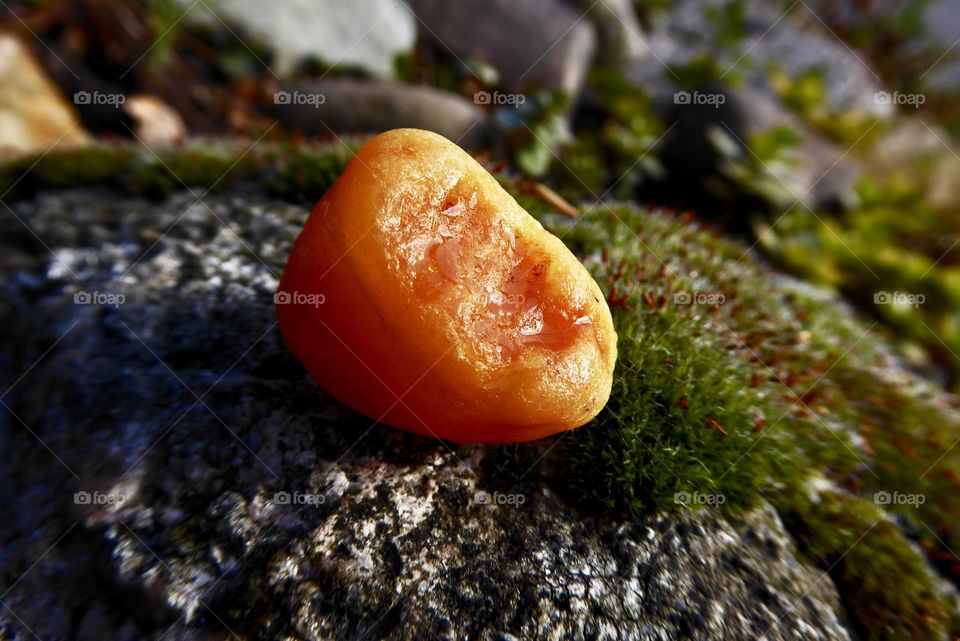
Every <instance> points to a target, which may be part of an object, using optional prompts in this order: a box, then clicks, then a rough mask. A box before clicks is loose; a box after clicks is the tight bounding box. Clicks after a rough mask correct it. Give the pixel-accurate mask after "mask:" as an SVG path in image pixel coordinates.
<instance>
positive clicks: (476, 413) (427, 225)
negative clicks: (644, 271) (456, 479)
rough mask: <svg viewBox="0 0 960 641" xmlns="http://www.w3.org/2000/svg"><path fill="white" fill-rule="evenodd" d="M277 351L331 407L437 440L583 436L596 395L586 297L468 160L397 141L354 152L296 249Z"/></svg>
mask: <svg viewBox="0 0 960 641" xmlns="http://www.w3.org/2000/svg"><path fill="white" fill-rule="evenodd" d="M277 303H278V304H277V306H276V309H277V317H278V319H279V321H280V327H281V330H282V332H283V336H284V339H285V340H286V342H287V344H288V345H289V346H290V349H291V350H293V352H294V354H296V356H297V357H298V358H299V359H300V361H301V362H302V363H303V364H304V365H305V366H306V368H307V369H308V370H309V372H310V373H311V374H312V375H313V376H314V378H316V380H317V381H318V382H319V383H320V384H321V385H322V386H323V387H324V388H325V389H326V390H327V391H328V392H329V393H330V394H332V395H333V396H334V397H336V398H337V399H339V400H341V401H342V402H344V403H346V404H347V405H350V406H351V407H353V408H355V409H356V410H358V411H360V412H362V413H363V414H365V415H367V416H369V417H370V418H372V419H374V420H377V421H380V422H383V423H386V424H389V425H392V426H394V427H398V428H402V429H406V430H410V431H413V432H418V433H421V434H425V435H433V436H438V437H441V438H444V439H449V440H452V441H456V442H460V443H466V442H487V443H506V442H516V441H526V440H532V439H536V438H540V437H543V436H546V435H548V434H552V433H555V432H559V431H562V430H566V429H570V428H574V427H577V426H579V425H583V424H584V423H586V422H587V421H589V420H590V419H591V418H593V417H594V416H596V414H597V413H598V412H599V411H600V409H601V408H602V407H603V406H604V404H605V403H606V401H607V399H608V397H609V395H610V385H611V381H612V375H613V367H614V362H615V360H616V334H615V332H614V329H613V322H612V320H611V318H610V311H609V309H608V308H607V305H606V301H605V299H604V297H603V295H602V293H601V291H600V288H599V287H598V286H597V284H596V283H595V282H594V281H593V279H592V278H591V277H590V275H589V274H588V273H587V271H586V269H584V267H583V265H581V264H580V262H579V261H578V260H577V259H576V257H575V256H574V255H573V254H571V253H570V251H569V250H568V249H567V248H566V247H565V246H564V245H563V243H561V242H560V241H559V240H558V239H557V238H555V237H554V236H552V235H551V234H549V233H548V232H546V231H545V230H544V229H543V228H542V227H541V226H540V224H539V223H538V222H537V221H536V220H534V219H533V218H532V217H531V216H530V215H529V214H527V213H526V212H525V211H524V210H523V208H522V207H520V205H518V204H517V202H516V201H515V200H514V199H513V198H512V197H511V196H510V195H509V194H507V192H505V191H504V190H503V188H502V187H501V186H500V185H499V184H498V183H497V181H496V180H495V179H494V178H493V177H492V176H491V175H490V174H489V173H488V172H487V171H486V170H485V169H484V168H483V167H482V166H481V165H480V164H478V163H477V162H476V161H475V160H474V159H473V158H472V157H470V156H469V155H468V154H467V153H465V152H464V151H463V150H461V149H460V148H459V147H457V146H456V145H455V144H453V143H452V142H450V141H448V140H446V139H445V138H443V137H441V136H438V135H436V134H432V133H429V132H426V131H420V130H415V129H398V130H394V131H389V132H386V133H384V134H381V135H379V136H377V137H375V138H373V139H372V140H371V141H370V142H368V143H367V144H366V145H365V146H364V147H363V148H362V149H360V151H359V152H358V153H357V155H356V156H355V157H354V159H353V160H352V161H351V163H350V165H349V166H348V167H347V169H346V171H345V172H344V173H343V175H342V176H341V177H340V179H339V180H338V181H337V183H336V184H335V185H334V186H333V187H332V188H331V189H330V190H329V191H328V192H327V193H326V195H324V197H323V199H322V200H321V201H320V202H319V203H318V204H317V207H316V209H315V210H314V211H313V213H312V214H311V215H310V217H309V219H308V220H307V223H306V225H305V227H304V229H303V231H302V233H301V234H300V236H299V238H298V239H297V241H296V243H295V245H294V248H293V251H292V252H291V255H290V258H289V260H288V262H287V267H286V270H285V271H284V274H283V278H282V280H281V283H280V288H279V290H278V294H277Z"/></svg>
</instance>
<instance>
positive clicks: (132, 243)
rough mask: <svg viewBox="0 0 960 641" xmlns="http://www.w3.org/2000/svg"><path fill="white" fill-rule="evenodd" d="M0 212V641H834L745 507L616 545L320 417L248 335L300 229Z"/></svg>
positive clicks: (791, 557)
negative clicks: (4, 635) (0, 455)
mask: <svg viewBox="0 0 960 641" xmlns="http://www.w3.org/2000/svg"><path fill="white" fill-rule="evenodd" d="M11 206H12V207H13V209H14V210H15V211H16V213H17V215H18V216H19V217H20V218H21V219H22V220H23V221H24V222H25V223H26V224H27V225H29V227H30V229H31V230H32V232H33V233H30V232H27V231H26V230H25V228H24V227H23V226H22V225H21V224H20V223H19V222H17V220H16V219H15V218H14V217H13V216H10V215H4V216H0V239H2V240H0V245H2V247H0V264H2V273H3V275H4V276H3V278H2V280H0V323H2V324H3V327H4V330H5V331H4V332H3V333H2V334H0V354H2V355H3V362H4V367H3V368H0V386H2V388H3V389H8V388H9V391H8V392H7V393H5V395H4V398H3V402H4V403H5V404H6V405H7V406H8V407H9V408H10V411H4V412H3V413H0V444H2V446H3V452H4V453H5V454H6V460H5V464H4V465H3V466H2V468H0V522H2V523H3V524H4V526H3V538H2V547H0V555H2V556H0V559H2V566H3V568H4V572H3V574H2V583H0V593H2V594H4V595H5V596H4V604H5V605H6V606H7V608H2V609H0V629H3V626H5V625H6V626H10V627H9V629H11V630H14V631H15V632H16V634H17V638H32V636H31V635H32V634H35V635H36V636H37V637H38V638H40V639H43V640H47V639H54V638H56V639H72V638H79V636H86V637H89V636H91V635H93V636H96V635H100V638H124V639H126V638H139V639H148V640H158V639H161V638H165V639H222V638H227V637H230V636H231V635H232V634H237V635H239V636H240V637H241V638H272V639H281V638H282V639H292V640H313V639H359V638H381V639H422V638H428V637H430V635H431V634H433V635H434V636H436V637H438V638H477V639H498V638H499V639H511V638H518V639H561V638H570V639H624V638H630V639H669V638H677V637H681V636H686V637H692V638H698V639H718V640H719V639H723V640H736V639H755V638H761V637H763V636H764V635H766V638H768V639H837V640H840V639H847V638H848V635H847V633H846V631H845V629H844V628H843V627H842V625H841V623H840V622H839V620H838V616H837V611H838V608H839V606H838V599H837V594H836V592H835V590H834V588H833V585H832V583H831V582H830V580H829V578H827V577H826V576H825V575H824V574H822V573H821V572H819V571H816V570H814V569H812V568H809V567H806V566H804V565H803V564H801V563H800V562H798V560H797V558H796V556H795V553H794V549H793V546H792V544H791V541H790V539H789V537H788V536H787V534H786V533H785V532H784V529H783V527H782V525H781V523H780V522H779V520H778V518H777V516H776V514H775V512H774V511H773V510H772V509H771V508H760V509H757V510H754V511H752V512H750V513H747V514H745V515H743V516H739V517H731V516H725V515H724V514H722V513H718V512H713V511H709V510H702V511H691V512H688V513H682V514H679V515H674V516H667V515H663V516H650V517H648V518H644V519H640V520H635V521H632V522H619V521H616V520H611V519H595V518H590V517H587V516H584V515H582V514H580V513H578V512H577V510H575V509H574V508H573V507H571V506H570V505H569V504H567V503H566V502H565V501H564V500H562V499H561V498H560V497H559V496H558V495H557V494H555V493H554V492H553V491H552V490H551V489H550V487H549V486H548V485H546V484H544V482H543V481H539V480H535V479H531V480H530V481H529V482H528V483H527V484H525V485H522V486H519V487H516V488H513V489H514V491H517V492H522V493H523V495H524V496H525V498H526V501H525V502H524V503H523V505H520V506H518V505H503V504H497V503H493V504H480V503H479V502H478V501H477V500H476V498H475V497H476V493H477V492H480V491H484V492H492V491H496V488H498V485H496V481H497V479H496V478H493V477H492V476H491V473H490V472H489V471H488V468H487V467H486V466H484V464H483V463H484V457H485V456H486V454H487V452H486V450H485V449H484V448H482V447H467V448H458V449H456V450H451V449H450V448H449V447H448V446H447V445H445V444H442V443H440V442H437V441H434V440H432V439H426V438H422V437H418V436H415V435H412V434H407V433H404V432H400V431H397V430H392V429H390V428H387V427H384V426H379V425H371V423H372V422H371V421H370V420H368V419H365V418H363V417H361V416H359V415H357V414H355V413H354V412H352V411H350V410H348V409H346V408H344V407H343V406H341V405H338V404H337V403H335V402H334V401H332V400H331V399H330V398H329V397H327V396H326V395H325V394H324V393H323V392H322V391H321V390H320V389H318V387H317V386H316V385H315V384H314V383H312V382H311V380H310V378H309V377H308V376H307V375H306V373H305V372H304V371H303V369H302V367H301V366H300V365H299V364H298V363H297V361H296V360H295V359H294V357H293V356H292V355H291V354H290V353H289V351H288V350H287V349H286V348H285V347H284V346H283V344H282V340H281V338H280V335H279V332H278V331H277V328H276V326H275V324H274V311H273V293H274V289H275V287H276V285H277V275H278V273H279V272H280V270H281V269H282V267H283V264H284V259H285V257H286V255H287V252H288V251H289V249H290V246H291V243H292V241H293V239H294V237H295V235H296V234H297V232H298V231H299V229H300V227H301V225H302V224H303V222H304V220H305V218H306V216H307V213H308V212H307V210H306V209H304V208H302V207H298V206H293V205H290V204H286V203H282V202H277V201H273V200H269V199H267V198H265V197H261V196H257V195H256V194H251V193H247V194H245V195H243V196H240V195H239V194H229V193H228V194H224V195H218V196H215V197H208V198H206V199H204V202H203V204H197V203H196V201H195V198H194V197H193V196H192V195H190V194H188V193H179V194H175V195H174V196H172V197H171V198H169V199H167V200H165V201H163V202H161V203H154V202H149V201H146V200H143V199H140V198H134V197H119V196H117V195H116V194H114V193H110V192H108V191H99V190H69V191H63V192H57V193H46V194H43V195H40V196H38V197H36V198H34V199H32V200H27V201H20V202H16V203H11ZM33 234H36V236H34V235H33ZM37 238H40V239H42V243H41V242H40V241H38V240H37ZM48 248H49V251H48ZM84 293H86V296H84V295H83V294H84ZM78 294H80V295H79V296H78ZM120 295H122V296H123V299H120V298H119V296H120ZM109 296H113V298H112V299H109V298H108V297H109ZM108 300H112V301H113V304H109V303H107V301H108ZM198 398H199V400H198ZM305 453H310V456H304V454H305ZM77 492H90V493H91V498H90V499H88V500H80V501H77V500H75V493H77ZM94 492H96V493H97V494H95V495H94V494H93V493H94ZM281 493H287V494H286V496H284V495H282V494H281ZM81 496H83V495H81ZM298 496H299V497H301V498H302V497H305V496H313V497H322V499H318V500H316V501H313V502H307V501H304V500H299V499H297V498H296V497H298ZM290 497H293V498H290ZM28 628H29V631H28ZM364 635H366V636H364Z"/></svg>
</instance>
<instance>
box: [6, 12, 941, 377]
mask: <svg viewBox="0 0 960 641" xmlns="http://www.w3.org/2000/svg"><path fill="white" fill-rule="evenodd" d="M0 5H2V8H0V158H7V159H9V158H12V157H16V156H22V155H23V154H34V156H33V157H34V158H36V157H37V156H38V155H42V154H45V153H47V152H48V151H49V150H51V149H53V148H56V147H67V146H74V147H76V146H87V145H98V144H103V143H107V144H114V143H123V144H129V145H140V146H144V147H146V148H147V149H150V150H153V149H160V148H169V147H175V146H181V145H186V144H198V143H199V144H203V141H205V140H210V139H214V138H222V137H228V138H236V139H238V140H244V141H249V143H258V142H260V141H264V140H267V141H269V140H274V141H276V140H280V141H289V142H292V143H294V144H299V143H310V142H314V141H335V140H343V141H346V143H347V144H355V141H356V140H359V139H360V138H359V136H360V135H362V134H365V133H369V132H376V131H382V130H386V129H391V128H395V127H421V128H427V129H432V130H435V131H437V132H439V133H442V134H443V135H445V136H447V137H449V138H451V139H452V140H455V141H457V142H458V143H459V144H460V145H462V146H464V147H465V148H467V149H469V150H471V151H473V152H475V153H476V154H477V155H478V157H479V158H481V159H482V160H484V161H486V162H488V163H490V164H492V165H494V166H497V167H499V168H500V169H505V168H509V171H511V172H515V173H516V174H517V175H518V176H520V177H521V179H522V180H523V181H526V182H524V183H523V184H524V185H526V186H527V188H529V189H530V190H531V191H532V192H534V193H536V194H537V195H538V196H540V197H543V198H547V199H549V200H550V201H551V202H552V203H553V204H554V205H555V206H557V207H560V208H563V207H566V206H570V203H575V204H582V203H584V202H586V203H590V202H594V201H598V200H600V199H606V200H631V201H637V202H641V203H653V204H656V205H659V206H663V207H667V208H673V209H675V210H677V211H678V212H689V213H690V214H691V215H694V216H696V217H698V218H700V219H702V220H703V221H705V222H706V223H707V224H708V225H710V226H714V227H716V228H718V229H720V230H721V231H724V232H727V233H729V234H733V235H736V236H740V237H743V238H745V239H746V242H747V244H748V245H751V246H753V247H754V248H756V249H757V250H759V251H762V252H763V253H764V254H765V255H766V256H767V258H768V259H769V260H770V261H771V262H773V263H775V264H776V265H778V266H779V267H781V268H783V269H785V270H787V271H789V272H792V273H794V274H796V275H799V276H800V277H802V278H804V279H807V280H811V281H814V282H816V283H819V284H824V285H827V286H830V287H833V288H836V289H837V290H838V291H840V292H841V293H842V294H844V295H845V296H846V297H847V298H849V299H850V300H851V301H853V302H854V303H855V304H856V305H857V306H859V307H860V308H861V309H863V310H864V311H865V312H866V313H868V314H869V315H871V316H873V317H875V318H876V319H878V320H879V321H881V322H882V326H885V327H887V328H888V330H889V332H890V333H891V334H892V335H894V336H895V337H896V338H897V340H898V341H899V345H900V347H901V349H902V352H903V354H904V356H905V357H906V359H907V360H908V362H909V363H910V364H911V365H912V366H913V367H915V368H917V369H918V370H921V371H923V372H924V373H925V374H928V375H930V376H933V377H935V378H937V379H939V380H941V381H943V382H944V383H945V384H947V385H948V386H949V387H952V388H953V389H954V390H957V389H960V355H958V354H960V313H958V312H960V246H958V245H960V210H958V198H960V195H958V190H957V188H956V186H957V185H958V184H960V156H958V155H957V148H958V145H957V135H958V134H960V109H958V108H957V106H958V98H960V89H958V87H960V83H958V81H960V39H958V37H960V1H958V0H901V1H894V0H889V1H888V0H829V1H827V0H795V1H792V2H791V1H781V0H754V1H752V2H746V1H743V0H727V1H716V2H715V1H710V2H703V1H699V0H697V1H692V0H679V1H676V2H670V1H668V0H520V1H516V0H458V1H457V2H449V1H446V0H406V1H401V0H278V1H277V2H270V3H265V2H257V1H255V0H152V1H140V2H137V1H133V0H78V1H75V2H66V1H43V0H36V1H29V2H28V1H22V0H5V1H3V2H0ZM318 196H319V195H318V194H304V200H310V201H315V200H316V198H317V197H318Z"/></svg>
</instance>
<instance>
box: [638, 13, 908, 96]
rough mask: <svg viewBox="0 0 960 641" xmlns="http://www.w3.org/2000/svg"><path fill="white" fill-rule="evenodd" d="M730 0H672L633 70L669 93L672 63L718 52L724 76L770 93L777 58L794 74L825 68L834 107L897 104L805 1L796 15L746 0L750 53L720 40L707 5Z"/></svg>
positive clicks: (643, 81) (641, 81)
mask: <svg viewBox="0 0 960 641" xmlns="http://www.w3.org/2000/svg"><path fill="white" fill-rule="evenodd" d="M728 1H729V0H710V1H709V2H701V1H700V0H678V1H677V2H675V3H673V4H672V5H671V7H670V8H669V9H668V10H667V11H666V12H665V13H664V14H663V15H661V16H660V17H659V19H657V20H656V21H655V22H654V25H653V28H652V30H651V31H650V33H649V34H648V36H647V43H648V44H649V46H650V50H651V55H650V56H648V57H646V58H644V59H643V60H642V61H641V62H639V63H637V64H634V65H632V66H631V68H630V69H629V71H628V74H627V75H628V78H630V79H631V80H632V81H634V82H636V83H638V84H640V85H642V86H649V87H652V88H653V89H654V91H655V93H658V94H660V95H661V96H662V95H667V94H669V93H672V91H674V90H675V89H674V88H673V80H674V79H675V75H676V72H675V71H674V67H677V66H681V65H683V64H686V63H688V62H690V61H691V60H692V59H694V58H695V57H696V56H698V55H707V56H709V57H711V58H714V59H716V61H717V64H718V65H719V66H720V68H721V69H723V72H724V75H725V76H730V75H736V74H739V75H742V76H745V78H746V81H747V84H748V85H749V86H751V87H752V88H754V89H758V90H762V91H767V92H771V93H772V91H771V89H770V88H769V86H768V84H767V81H766V66H767V64H768V63H770V62H775V63H777V64H778V65H779V66H780V67H781V68H782V69H783V70H784V71H786V72H787V73H788V74H789V75H791V76H796V75H799V74H800V73H803V72H805V71H808V70H811V69H819V70H821V71H822V72H823V73H824V76H825V80H826V86H827V99H828V103H829V105H828V106H829V107H831V108H833V109H836V110H846V109H860V110H863V111H866V112H868V113H876V114H880V115H887V114H889V113H890V112H891V109H890V106H889V105H885V104H880V103H878V102H877V101H876V100H875V99H874V95H875V93H876V92H877V91H880V90H882V89H883V88H884V87H883V86H882V84H881V82H880V78H879V76H878V75H877V74H876V72H875V71H873V70H872V69H871V68H870V66H869V64H868V63H867V61H866V60H865V59H864V58H863V57H862V55H861V54H858V53H856V52H854V51H853V50H852V49H850V48H849V47H847V46H846V45H845V44H844V43H843V42H842V41H841V40H840V39H839V38H838V37H836V36H835V35H834V34H833V33H831V32H830V31H829V30H828V29H827V28H826V27H825V26H824V25H823V24H822V23H821V22H820V21H819V20H818V19H817V17H816V15H815V14H814V13H812V12H811V10H810V9H808V8H807V6H806V5H804V4H802V3H801V4H798V5H796V7H795V14H794V15H792V16H785V15H784V7H783V6H781V5H779V4H778V3H775V2H751V3H747V19H746V29H747V33H746V35H745V37H744V40H743V42H742V45H741V47H740V49H742V53H743V54H745V55H743V56H742V57H741V55H740V54H739V53H737V52H736V51H726V50H725V49H724V48H722V47H721V46H720V45H719V44H718V33H717V30H718V28H717V25H716V24H715V23H714V22H712V21H710V20H709V19H708V17H707V16H706V14H705V11H706V8H707V7H709V6H719V5H723V4H724V3H726V2H728ZM752 61H756V62H755V64H754V63H753V62H752Z"/></svg>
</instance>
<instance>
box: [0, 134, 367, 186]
mask: <svg viewBox="0 0 960 641" xmlns="http://www.w3.org/2000/svg"><path fill="white" fill-rule="evenodd" d="M356 146H357V141H356V140H354V139H351V140H350V141H347V142H343V143H341V142H337V143H329V144H322V145H313V144H303V143H291V142H272V141H264V142H260V143H258V144H255V145H253V146H252V147H251V146H249V143H247V144H243V143H234V142H213V141H207V142H200V143H195V144H192V145H190V146H187V147H184V148H177V149H166V150H160V151H157V152H156V153H154V152H152V151H150V150H147V149H145V148H143V147H139V146H136V145H95V146H91V147H85V148H83V149H77V150H70V151H56V152H52V153H49V154H46V155H43V156H25V157H23V158H19V159H17V160H15V161H13V162H11V163H7V164H5V165H0V189H2V191H0V193H3V192H6V191H8V190H9V191H10V193H9V194H8V195H7V199H11V200H12V199H14V198H22V197H27V196H29V195H31V194H33V193H36V192H37V191H40V190H42V189H45V188H50V187H70V186H80V185H86V186H91V185H108V186H111V187H113V188H115V189H120V190H124V191H128V192H131V193H135V194H143V195H146V196H150V197H155V198H158V197H163V196H167V195H169V194H171V193H173V192H175V191H179V190H182V189H185V188H189V189H192V190H194V191H196V192H197V195H200V194H202V193H204V192H205V191H207V190H214V191H220V190H223V189H226V188H228V187H243V186H249V187H254V188H260V189H264V190H266V191H268V192H269V193H271V194H274V195H276V196H278V197H281V198H288V199H290V200H309V201H310V202H316V200H317V199H319V197H320V195H322V194H323V192H324V191H326V190H327V188H329V187H330V185H332V184H333V182H334V181H335V180H336V179H337V176H339V175H340V173H341V172H342V171H343V169H344V168H345V167H346V165H347V163H348V162H349V160H350V157H351V156H352V155H353V151H354V150H355V149H356Z"/></svg>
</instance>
